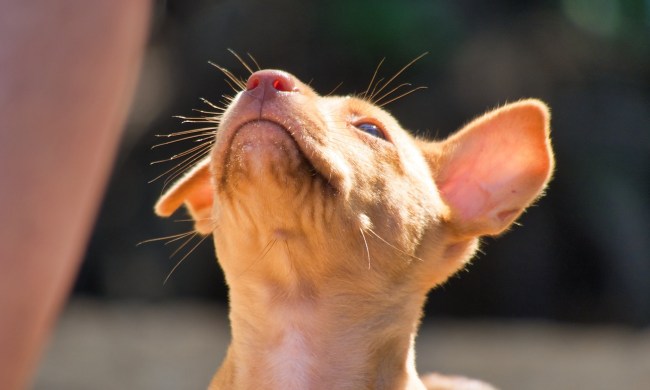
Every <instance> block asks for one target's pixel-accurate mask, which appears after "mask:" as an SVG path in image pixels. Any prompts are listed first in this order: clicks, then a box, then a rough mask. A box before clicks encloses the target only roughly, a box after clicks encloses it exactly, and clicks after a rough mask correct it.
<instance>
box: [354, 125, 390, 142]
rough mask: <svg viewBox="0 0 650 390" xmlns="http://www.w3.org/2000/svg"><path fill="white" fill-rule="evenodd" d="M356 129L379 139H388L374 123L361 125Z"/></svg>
mask: <svg viewBox="0 0 650 390" xmlns="http://www.w3.org/2000/svg"><path fill="white" fill-rule="evenodd" d="M355 127H356V128H357V129H359V130H361V131H363V132H365V133H368V134H370V135H372V136H375V137H377V138H381V139H386V136H385V135H384V132H383V131H382V130H381V129H380V128H379V126H377V125H375V124H372V123H359V124H357V125H355Z"/></svg>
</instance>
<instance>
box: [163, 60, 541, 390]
mask: <svg viewBox="0 0 650 390" xmlns="http://www.w3.org/2000/svg"><path fill="white" fill-rule="evenodd" d="M265 72H269V71H265ZM271 72H278V73H277V75H280V76H278V77H283V78H284V77H286V78H288V79H289V80H291V82H292V84H291V85H292V87H293V86H295V89H292V90H291V91H274V90H273V89H272V88H270V87H269V86H264V85H263V86H261V87H258V88H254V89H253V88H251V89H249V90H248V91H244V92H240V93H238V94H237V95H236V96H235V97H234V99H233V100H232V102H231V103H229V105H228V107H227V110H225V112H224V113H223V115H222V116H221V117H220V121H219V124H218V129H217V131H216V132H215V133H214V134H215V135H214V141H213V142H211V143H210V145H209V147H210V152H209V154H208V155H206V156H205V157H202V158H201V159H200V160H199V161H193V162H192V164H194V168H193V169H191V170H190V171H189V173H187V174H185V175H184V176H183V177H182V178H181V179H180V180H178V181H177V182H176V184H174V186H172V187H171V188H170V189H169V190H168V191H167V192H166V193H165V194H164V195H163V196H162V197H161V199H160V200H159V202H158V204H157V205H156V212H157V213H158V214H159V215H163V216H168V215H170V214H171V213H173V212H174V211H175V210H176V209H177V208H178V207H180V205H181V204H185V206H186V207H187V208H188V210H189V212H190V214H191V215H192V216H193V218H194V220H195V221H196V225H195V226H196V230H197V231H198V232H200V233H201V234H212V235H213V237H214V242H215V246H216V252H217V257H218V261H219V264H220V265H221V267H222V268H223V270H224V273H225V275H226V282H227V284H228V286H229V289H230V320H231V325H232V343H231V346H230V348H229V351H228V354H227V357H226V360H225V361H224V363H223V365H222V367H221V368H220V370H219V371H218V372H217V374H216V375H215V377H214V379H213V381H212V383H211V385H210V388H211V389H355V390H357V389H395V390H398V389H425V384H424V383H423V382H422V381H421V380H420V379H419V377H418V375H417V374H416V371H415V365H414V349H413V341H414V338H415V334H416V331H417V328H418V323H419V319H420V317H421V309H422V306H423V303H424V301H425V298H426V294H427V292H428V291H429V290H430V289H431V288H433V287H435V286H436V285H439V284H441V283H443V282H444V281H445V280H447V278H449V276H450V275H452V274H454V273H455V272H457V271H458V270H459V269H462V268H463V267H464V266H465V264H466V263H467V262H468V261H469V259H470V258H471V256H472V255H473V254H474V252H475V250H476V249H477V245H478V237H479V236H481V235H485V234H492V235H493V234H498V233H500V232H502V231H503V230H505V229H507V228H508V226H509V225H510V224H511V223H512V222H513V221H514V220H515V219H516V218H517V217H518V216H519V215H520V214H521V213H522V212H523V210H524V208H525V207H526V206H528V205H529V204H530V203H531V202H532V201H534V200H535V198H536V197H537V196H539V194H540V193H541V192H542V190H543V188H544V186H545V185H546V183H547V182H548V180H549V178H550V174H551V171H552V167H553V160H552V154H551V151H550V144H549V138H548V132H549V115H548V110H547V109H546V107H545V106H544V105H543V103H541V102H538V101H535V100H525V101H521V102H517V103H514V104H511V105H508V106H505V107H503V108H501V109H497V110H495V111H494V112H492V113H490V114H487V115H486V116H483V117H481V118H479V119H477V120H476V121H474V122H472V123H470V124H469V125H468V126H467V127H465V128H464V129H462V130H461V131H460V132H458V133H457V134H456V135H454V136H452V137H450V138H449V139H448V140H446V141H443V142H430V141H424V140H417V139H415V138H413V137H412V136H411V135H409V133H408V132H406V131H405V130H404V129H402V127H401V126H400V124H399V123H398V122H397V121H396V120H395V119H394V118H393V117H392V116H391V115H390V114H388V113H387V112H386V111H384V110H382V109H381V108H379V107H378V106H377V105H376V104H373V103H371V102H370V101H368V100H366V99H363V98H357V97H345V96H344V97H340V96H333V97H321V96H319V95H318V94H316V93H315V92H314V91H313V90H312V89H311V88H310V87H308V86H307V85H305V84H303V83H301V82H300V81H298V80H297V79H296V78H295V77H293V76H291V75H289V74H286V73H283V72H279V71H271ZM274 74H276V73H271V75H270V76H268V74H266V73H265V75H267V76H268V77H274V76H273V75H274ZM233 82H234V80H233ZM236 84H237V83H236ZM237 87H241V88H242V89H244V88H245V83H243V82H240V83H239V84H237ZM374 90H375V91H376V88H375V89H374ZM366 95H375V96H377V95H379V96H381V92H380V93H377V92H372V91H367V93H366ZM361 122H371V123H373V124H376V125H377V126H379V127H380V128H381V129H382V130H383V132H384V134H385V135H386V140H384V139H380V138H377V137H373V136H372V135H369V134H366V133H364V132H362V131H360V130H359V129H357V128H356V127H355V125H356V124H358V123H361ZM503 156H506V157H503ZM436 378H438V377H435V376H432V377H428V378H427V380H426V381H425V382H426V386H427V388H431V389H434V388H435V389H451V388H457V389H462V388H468V389H469V388H476V389H488V388H490V387H489V386H488V385H483V384H480V383H478V382H472V381H468V380H464V379H454V378H448V377H439V378H440V380H438V379H436ZM468 386H479V387H468Z"/></svg>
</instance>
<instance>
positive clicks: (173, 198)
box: [154, 157, 214, 234]
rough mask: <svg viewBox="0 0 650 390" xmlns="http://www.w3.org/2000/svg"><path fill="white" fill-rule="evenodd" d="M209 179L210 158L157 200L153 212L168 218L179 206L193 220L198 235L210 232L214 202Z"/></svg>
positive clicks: (202, 161)
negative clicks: (182, 206)
mask: <svg viewBox="0 0 650 390" xmlns="http://www.w3.org/2000/svg"><path fill="white" fill-rule="evenodd" d="M212 191H213V189H212V181H211V178H210V158H209V157H206V158H204V159H203V160H201V161H200V162H199V163H198V164H196V166H194V167H193V168H192V169H191V170H190V171H188V172H187V173H186V174H185V175H184V176H183V177H182V178H181V179H180V180H178V181H177V182H176V183H174V185H173V186H172V187H171V188H170V189H168V190H167V191H165V193H164V194H163V195H162V196H161V197H160V198H159V199H158V201H157V202H156V206H155V207H154V210H155V212H156V214H157V215H159V216H161V217H169V216H170V215H172V214H173V213H174V211H176V210H177V209H178V208H179V207H180V206H181V205H183V204H185V207H186V208H187V210H188V211H189V213H190V215H191V216H192V219H194V228H195V229H196V231H197V232H198V233H201V234H210V233H211V232H212V223H211V220H212V215H211V214H212V204H213V200H214V195H213V192H212Z"/></svg>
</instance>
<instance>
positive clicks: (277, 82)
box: [273, 79, 286, 91]
mask: <svg viewBox="0 0 650 390" xmlns="http://www.w3.org/2000/svg"><path fill="white" fill-rule="evenodd" d="M273 88H275V89H277V90H278V91H286V89H285V88H284V85H282V81H280V79H275V80H273Z"/></svg>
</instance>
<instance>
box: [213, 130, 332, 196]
mask: <svg viewBox="0 0 650 390" xmlns="http://www.w3.org/2000/svg"><path fill="white" fill-rule="evenodd" d="M256 123H259V124H271V125H274V126H277V127H278V128H280V129H282V130H283V131H284V132H285V133H286V134H287V135H289V137H291V139H292V140H293V141H294V143H295V145H296V149H297V150H298V152H299V153H300V155H301V156H303V158H304V159H305V161H306V162H307V163H308V164H309V166H310V168H311V170H313V172H315V174H316V176H317V177H320V178H321V179H322V180H323V182H324V183H325V184H326V185H327V187H328V188H330V189H331V190H332V193H338V192H339V191H338V185H337V184H336V183H335V181H334V180H333V178H332V177H329V178H328V176H326V175H325V174H324V172H323V170H322V169H320V168H319V161H320V159H319V158H318V157H317V156H315V155H314V154H315V153H314V152H312V153H308V152H307V151H306V150H309V149H310V148H307V147H305V143H306V141H305V140H304V138H303V137H304V135H303V130H302V129H296V130H293V131H292V130H289V128H287V126H286V125H283V124H282V123H281V122H280V121H278V120H276V119H274V118H268V117H257V118H248V119H245V120H242V121H241V122H238V123H237V124H236V125H235V126H233V127H232V131H230V132H229V133H230V134H228V138H227V140H225V141H226V142H225V143H224V147H225V150H223V156H222V158H221V164H222V166H223V167H224V168H225V167H226V165H227V164H226V162H227V161H228V159H229V158H230V153H231V148H232V143H233V140H234V138H235V137H236V135H237V133H238V132H239V131H240V130H241V129H242V128H243V127H245V126H247V125H251V124H256ZM227 176H228V175H227V173H226V172H224V174H223V175H222V177H221V183H222V184H223V183H225V182H226V180H227V179H226V178H227Z"/></svg>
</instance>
